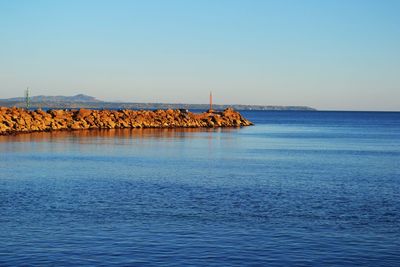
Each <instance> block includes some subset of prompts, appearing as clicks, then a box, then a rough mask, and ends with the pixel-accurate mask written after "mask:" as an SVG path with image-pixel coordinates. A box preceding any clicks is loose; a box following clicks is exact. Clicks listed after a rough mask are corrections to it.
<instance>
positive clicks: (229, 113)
mask: <svg viewBox="0 0 400 267" xmlns="http://www.w3.org/2000/svg"><path fill="white" fill-rule="evenodd" d="M249 125H252V123H251V122H250V121H248V120H246V119H245V118H243V117H242V115H241V114H240V113H239V112H237V111H235V110H233V109H231V108H228V109H225V110H224V111H222V112H205V113H192V112H188V111H186V110H171V109H168V110H156V111H148V110H118V111H117V110H88V109H79V110H49V111H43V110H35V111H29V110H25V109H21V108H6V107H1V108H0V135H7V134H18V133H28V132H39V131H55V130H80V129H118V128H176V127H182V128H185V127H186V128H198V127H241V126H249Z"/></svg>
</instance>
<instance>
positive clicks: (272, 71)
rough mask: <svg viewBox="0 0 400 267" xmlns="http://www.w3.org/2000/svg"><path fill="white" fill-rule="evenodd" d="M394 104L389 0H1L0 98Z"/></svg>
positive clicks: (399, 91) (397, 62)
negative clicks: (210, 96)
mask: <svg viewBox="0 0 400 267" xmlns="http://www.w3.org/2000/svg"><path fill="white" fill-rule="evenodd" d="M27 86H30V87H31V90H32V94H33V95H39V94H46V95H73V94H77V93H85V94H89V95H93V96H96V97H98V98H100V99H103V100H119V101H132V102H173V103H180V102H185V103H206V102H207V101H208V92H209V90H210V89H212V90H213V93H214V96H215V102H217V103H226V104H233V103H240V104H266V105H267V104H270V105H308V106H312V107H315V108H319V109H342V110H400V1H398V0H393V1H391V0H375V1H368V0H324V1H321V0H315V1H307V0H304V1H299V0H293V1H285V0H276V1H267V0H260V1H251V0H250V1H249V0H242V1H235V0H226V1H224V0H209V1H206V0H198V1H188V0H180V1H178V0H177V1H175V0H169V1H165V0H160V1H152V0H143V1H133V0H132V1H111V0H110V1H98V0H96V1H88V0H81V1H31V0H27V1H18V0H14V1H11V0H0V98H7V97H14V96H18V95H22V94H23V91H24V89H25V88H26V87H27Z"/></svg>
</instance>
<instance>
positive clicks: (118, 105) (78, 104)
mask: <svg viewBox="0 0 400 267" xmlns="http://www.w3.org/2000/svg"><path fill="white" fill-rule="evenodd" d="M0 106H3V107H20V108H22V107H25V106H26V103H25V98H23V97H16V98H8V99H0ZM30 107H31V108H32V109H38V108H45V109H78V108H86V109H110V110H113V109H114V110H115V109H135V110H139V109H145V110H156V109H190V110H207V109H208V108H209V105H208V104H185V103H133V102H108V101H101V100H98V99H96V98H95V97H92V96H87V95H83V94H79V95H75V96H33V97H31V99H30ZM213 107H214V109H216V110H224V109H226V108H229V107H231V108H233V109H235V110H298V111H315V110H316V109H314V108H312V107H307V106H274V105H243V104H233V105H220V104H214V105H213Z"/></svg>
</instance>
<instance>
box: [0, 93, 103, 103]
mask: <svg viewBox="0 0 400 267" xmlns="http://www.w3.org/2000/svg"><path fill="white" fill-rule="evenodd" d="M0 101H12V102H21V101H22V102H25V97H13V98H7V99H0ZM30 101H31V102H32V103H33V102H102V101H100V100H98V99H96V98H95V97H93V96H88V95H84V94H78V95H74V96H62V95H57V96H46V95H38V96H32V97H30Z"/></svg>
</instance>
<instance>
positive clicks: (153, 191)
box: [0, 111, 400, 266]
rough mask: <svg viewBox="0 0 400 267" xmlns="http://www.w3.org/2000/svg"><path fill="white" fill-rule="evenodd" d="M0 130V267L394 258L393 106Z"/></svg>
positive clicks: (397, 162) (398, 250) (399, 122)
mask: <svg viewBox="0 0 400 267" xmlns="http://www.w3.org/2000/svg"><path fill="white" fill-rule="evenodd" d="M244 115H245V116H246V117H247V118H249V119H250V120H252V121H253V122H255V123H256V126H253V127H246V128H241V129H211V130H207V129H202V130H199V129H191V130H190V129H189V130H179V129H175V130H171V129H169V130H168V129H164V130H151V129H148V130H109V131H77V132H54V133H38V134H25V135H19V136H7V137H5V136H3V137H0V153H1V154H0V266H15V265H37V266H45V265H55V266H71V265H104V266H109V265H113V264H115V265H125V266H126V265H128V266H129V265H143V266H147V265H148V266H150V265H180V266H189V265H199V266H204V265H207V266H212V265H215V266H221V265H241V266H243V265H268V266H273V265H279V266H288V265H296V266H298V265H304V266H309V265H313V266H335V265H337V266H349V265H363V266H399V264H400V113H367V112H256V111H254V112H244Z"/></svg>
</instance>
